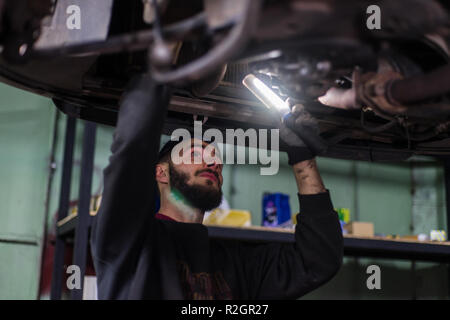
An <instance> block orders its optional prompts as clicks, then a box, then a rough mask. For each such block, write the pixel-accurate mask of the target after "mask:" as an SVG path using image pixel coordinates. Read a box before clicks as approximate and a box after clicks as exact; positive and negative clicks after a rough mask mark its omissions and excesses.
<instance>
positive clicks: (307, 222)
mask: <svg viewBox="0 0 450 320" xmlns="http://www.w3.org/2000/svg"><path fill="white" fill-rule="evenodd" d="M169 97H170V95H169V94H168V93H167V92H166V88H164V87H162V86H158V85H156V84H154V83H153V82H152V80H151V78H150V77H149V76H141V77H139V78H138V79H137V80H135V81H133V83H132V85H131V89H130V90H129V91H128V92H127V94H125V96H124V99H123V101H122V103H121V107H120V113H119V121H118V124H117V127H116V131H115V136H114V142H113V145H112V148H111V150H112V156H111V158H110V163H109V165H108V167H107V168H106V169H105V172H104V175H105V189H104V193H103V200H102V204H101V207H100V210H99V212H98V215H97V217H96V219H95V221H94V226H93V230H92V237H91V247H92V251H93V257H94V264H95V269H96V272H97V277H98V295H99V298H100V299H295V298H298V297H300V296H302V295H304V294H306V293H307V292H310V291H311V290H313V289H315V288H317V287H319V286H320V285H322V284H323V283H325V282H326V281H328V280H329V279H331V278H332V277H333V276H334V275H335V273H336V272H337V271H338V269H339V267H340V265H341V262H342V251H343V244H342V242H343V240H342V234H341V229H340V225H339V222H338V217H337V214H336V212H334V211H333V206H332V204H331V200H330V197H329V194H328V191H327V190H326V189H325V187H324V185H323V183H322V180H321V178H320V175H319V173H318V171H317V167H316V163H315V160H314V155H313V154H312V152H311V151H310V150H309V149H307V148H306V147H305V146H303V147H292V148H291V149H290V150H289V153H288V154H289V163H290V164H291V165H292V166H293V170H294V175H295V179H296V181H297V186H298V193H299V201H300V205H301V214H299V216H298V217H297V221H298V224H297V226H296V231H295V239H296V241H295V243H292V244H280V243H271V244H250V243H244V242H239V241H225V240H214V239H210V238H209V237H208V231H207V228H206V227H205V226H203V225H202V224H201V222H202V219H203V214H204V212H205V211H206V210H209V209H212V208H214V207H215V206H217V205H219V203H220V199H221V187H222V181H223V177H222V165H221V164H220V163H218V162H217V161H212V162H208V163H207V162H205V161H201V162H200V163H198V164H195V163H194V164H186V163H181V164H175V163H174V161H173V159H172V157H171V154H172V152H171V150H172V149H173V147H174V146H175V145H176V144H174V143H169V144H168V145H166V146H165V147H163V149H162V150H161V152H160V153H159V157H158V158H157V157H156V155H155V154H156V153H157V144H156V141H159V134H160V131H161V127H162V123H161V122H162V121H161V118H160V117H158V112H160V113H165V107H166V106H167V104H168V99H169ZM281 126H282V125H281ZM281 129H282V130H281V131H282V132H283V134H282V136H283V137H285V138H286V139H287V140H295V139H293V138H295V137H296V136H295V133H294V132H293V131H290V130H289V129H286V128H285V127H283V128H281ZM151 136H154V138H153V139H151ZM155 137H156V138H158V139H156V138H155ZM289 137H290V138H289ZM297 139H298V138H297ZM195 142H197V143H195ZM181 143H187V144H188V146H187V147H188V148H186V150H188V152H189V153H190V154H188V155H186V154H183V155H182V156H190V157H191V159H192V160H194V159H196V158H198V157H201V155H202V153H203V150H204V149H205V147H206V146H207V145H208V143H206V142H202V141H195V140H191V141H184V142H181ZM202 159H203V158H202ZM155 181H156V182H157V185H158V190H159V193H160V199H161V207H160V210H159V212H158V213H157V214H156V215H155V213H154V197H153V192H152V190H154V183H155Z"/></svg>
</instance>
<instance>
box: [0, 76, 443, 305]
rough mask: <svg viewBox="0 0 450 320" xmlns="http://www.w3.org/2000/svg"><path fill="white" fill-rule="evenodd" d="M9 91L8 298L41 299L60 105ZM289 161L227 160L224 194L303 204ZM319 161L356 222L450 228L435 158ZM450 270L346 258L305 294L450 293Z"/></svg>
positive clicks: (1, 196)
mask: <svg viewBox="0 0 450 320" xmlns="http://www.w3.org/2000/svg"><path fill="white" fill-rule="evenodd" d="M0 97H1V99H0V146H1V150H0V164H1V166H0V181H1V183H0V299H16V298H17V299H35V298H36V297H37V292H38V286H39V276H38V275H39V270H40V255H41V248H42V237H43V225H44V219H45V198H46V188H47V179H48V175H49V170H48V166H49V155H50V147H51V141H52V134H53V121H54V117H55V114H56V112H57V111H56V108H55V107H54V106H53V105H52V103H51V102H50V100H49V99H45V98H42V97H39V96H36V95H32V94H28V93H25V92H23V91H20V90H17V89H14V88H11V87H8V86H5V85H0ZM65 123H66V116H65V115H61V116H60V119H59V121H58V122H57V128H58V131H57V132H58V135H57V141H56V159H55V163H56V170H55V175H54V178H53V184H52V189H51V192H50V195H49V199H50V205H49V215H48V221H47V222H48V228H49V230H50V231H54V223H55V221H54V214H55V213H56V210H57V205H58V198H59V188H60V180H61V169H62V153H63V142H64V133H65ZM112 132H113V128H111V127H107V126H101V125H99V126H98V129H97V139H96V153H95V169H94V177H93V179H94V180H93V187H92V190H93V192H99V191H101V188H102V170H103V168H104V167H105V166H106V165H107V162H108V157H109V155H110V151H109V148H110V145H111V141H112ZM82 134H83V121H77V136H76V150H75V155H74V158H75V165H74V169H73V183H72V190H71V199H72V200H76V199H77V197H78V181H79V174H80V170H79V169H80V158H81V141H82ZM164 139H167V137H165V138H164ZM280 162H281V164H280V170H279V173H278V174H277V175H276V176H261V175H260V174H259V166H257V165H225V167H224V172H223V174H224V186H223V189H224V195H225V197H226V198H227V200H228V201H229V203H230V205H231V207H232V208H236V209H247V210H250V211H251V213H252V223H253V224H254V225H260V223H261V199H262V194H263V193H264V192H266V191H270V192H283V193H287V194H289V195H290V203H291V208H292V210H293V211H296V210H297V209H298V204H297V198H296V184H295V179H294V177H293V174H292V172H291V170H292V169H291V168H290V167H289V166H288V165H287V164H286V163H287V159H286V155H285V154H280ZM318 165H319V169H320V171H321V174H322V176H323V179H324V182H325V184H326V186H327V188H328V189H329V190H330V192H331V196H332V200H333V203H334V206H335V207H345V208H349V209H350V211H351V216H352V218H353V219H355V220H359V221H371V222H374V224H375V232H376V233H384V234H412V233H419V232H426V233H428V232H429V230H430V229H432V228H439V229H443V228H445V226H446V220H445V197H444V188H443V183H444V182H443V178H442V175H443V172H442V167H441V166H440V165H439V164H438V163H437V162H435V161H434V160H433V159H429V158H416V159H413V161H410V162H405V163H397V164H378V163H377V164H375V163H368V162H359V161H346V160H337V159H328V158H319V159H318ZM370 264H378V265H380V267H381V271H382V290H381V291H370V290H368V289H367V287H366V285H365V283H366V279H367V274H366V272H365V271H366V268H367V266H368V265H370ZM447 277H448V275H447V269H446V267H445V266H444V265H439V264H433V263H412V262H410V261H396V260H381V259H362V258H360V259H356V258H345V263H344V266H343V268H342V269H341V271H340V272H339V273H338V275H337V276H336V277H335V278H334V279H333V280H332V281H330V282H329V283H328V284H326V285H325V286H323V287H322V288H319V289H318V290H316V291H315V292H313V293H311V294H309V295H307V296H306V297H305V299H310V298H319V299H321V298H328V299H341V298H344V299H379V298H382V299H388V298H397V299H412V298H423V299H428V298H448V289H447V284H448V278H447ZM41 298H47V297H46V296H44V297H41Z"/></svg>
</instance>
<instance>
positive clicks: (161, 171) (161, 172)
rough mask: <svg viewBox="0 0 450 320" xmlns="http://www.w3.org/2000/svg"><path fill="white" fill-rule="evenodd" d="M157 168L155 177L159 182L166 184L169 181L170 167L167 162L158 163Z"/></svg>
mask: <svg viewBox="0 0 450 320" xmlns="http://www.w3.org/2000/svg"><path fill="white" fill-rule="evenodd" d="M155 170H156V172H155V177H156V181H157V182H159V183H164V184H167V183H169V175H168V173H167V171H168V167H167V165H166V164H163V163H158V164H157V165H156V169H155Z"/></svg>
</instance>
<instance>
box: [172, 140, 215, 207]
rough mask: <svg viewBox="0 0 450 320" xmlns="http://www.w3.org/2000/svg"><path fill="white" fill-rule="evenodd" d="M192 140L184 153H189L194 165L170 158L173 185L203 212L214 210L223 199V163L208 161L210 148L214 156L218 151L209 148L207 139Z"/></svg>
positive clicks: (173, 189) (173, 187) (174, 189)
mask: <svg viewBox="0 0 450 320" xmlns="http://www.w3.org/2000/svg"><path fill="white" fill-rule="evenodd" d="M194 141H195V142H196V143H194ZM188 143H190V145H189V146H188V147H187V148H184V150H183V151H182V152H189V159H190V162H191V163H190V164H189V163H181V164H174V163H173V162H172V161H169V176H170V187H171V189H172V191H178V192H180V193H181V195H183V197H184V198H185V199H186V200H187V201H188V202H189V203H190V205H192V206H193V207H196V208H199V209H201V210H203V211H208V210H211V209H214V208H216V207H218V206H219V204H220V202H221V200H222V183H223V177H222V167H223V165H222V164H221V163H218V162H217V161H210V160H208V157H207V156H205V154H204V152H205V148H206V152H209V151H212V152H211V153H210V156H215V155H216V152H217V153H218V151H217V149H215V148H212V145H209V147H208V148H207V146H208V144H207V143H206V142H204V141H199V140H194V139H193V140H192V141H191V142H188ZM183 156H186V155H185V154H183ZM187 158H188V157H187V156H186V157H184V159H187ZM210 158H211V157H210ZM205 160H207V161H205Z"/></svg>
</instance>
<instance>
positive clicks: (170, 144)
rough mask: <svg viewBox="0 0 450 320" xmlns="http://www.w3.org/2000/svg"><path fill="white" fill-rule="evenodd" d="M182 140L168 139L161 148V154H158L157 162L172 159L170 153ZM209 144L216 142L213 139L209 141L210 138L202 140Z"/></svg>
mask: <svg viewBox="0 0 450 320" xmlns="http://www.w3.org/2000/svg"><path fill="white" fill-rule="evenodd" d="M183 141H184V140H182V141H172V140H169V141H167V142H166V143H165V144H164V146H163V147H162V148H161V150H160V151H159V155H158V162H157V163H161V162H168V161H169V160H170V154H171V152H172V149H173V148H174V147H175V146H176V145H177V144H179V143H181V142H183ZM202 141H204V142H206V143H208V144H210V143H214V142H213V141H208V140H202Z"/></svg>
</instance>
